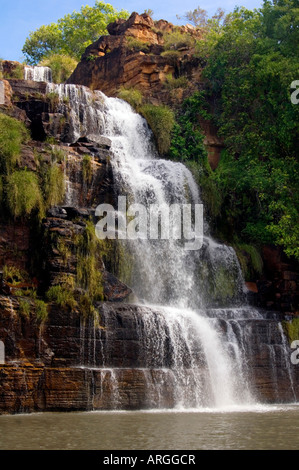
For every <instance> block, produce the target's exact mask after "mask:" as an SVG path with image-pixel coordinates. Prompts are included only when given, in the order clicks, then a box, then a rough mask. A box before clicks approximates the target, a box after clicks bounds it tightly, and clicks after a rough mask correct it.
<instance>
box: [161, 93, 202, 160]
mask: <svg viewBox="0 0 299 470" xmlns="http://www.w3.org/2000/svg"><path fill="white" fill-rule="evenodd" d="M200 116H204V117H206V116H208V115H207V113H206V111H205V109H204V94H203V93H202V92H197V93H195V94H194V95H192V96H191V97H189V98H187V99H186V100H185V101H184V103H183V105H182V107H181V109H180V112H179V115H178V116H177V122H176V124H175V126H174V128H173V133H172V141H171V147H170V150H169V155H170V157H171V158H173V159H174V160H183V161H188V160H193V161H196V162H199V161H201V167H203V166H204V167H206V168H208V167H207V158H206V157H207V153H206V151H205V147H204V144H203V140H204V136H203V134H202V132H201V129H200V125H199V117H200Z"/></svg>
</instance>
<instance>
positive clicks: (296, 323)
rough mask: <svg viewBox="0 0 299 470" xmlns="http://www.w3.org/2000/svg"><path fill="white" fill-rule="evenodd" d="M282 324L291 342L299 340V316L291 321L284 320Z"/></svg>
mask: <svg viewBox="0 0 299 470" xmlns="http://www.w3.org/2000/svg"><path fill="white" fill-rule="evenodd" d="M282 326H283V328H284V331H285V333H286V335H287V337H288V340H289V342H290V344H291V343H292V342H293V341H296V340H299V318H298V317H296V318H293V320H291V321H283V322H282Z"/></svg>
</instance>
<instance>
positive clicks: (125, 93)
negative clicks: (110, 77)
mask: <svg viewBox="0 0 299 470" xmlns="http://www.w3.org/2000/svg"><path fill="white" fill-rule="evenodd" d="M117 96H118V98H120V99H121V100H124V101H127V102H128V103H129V104H130V105H131V106H132V108H134V109H135V110H136V111H138V109H139V108H140V106H141V105H142V101H143V97H142V93H141V91H140V90H137V88H125V87H121V88H120V90H119V92H118V94H117Z"/></svg>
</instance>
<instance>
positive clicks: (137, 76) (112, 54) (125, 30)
mask: <svg viewBox="0 0 299 470" xmlns="http://www.w3.org/2000/svg"><path fill="white" fill-rule="evenodd" d="M174 31H177V32H178V33H180V34H182V35H183V34H185V33H188V35H189V37H190V38H193V41H192V39H191V43H189V44H184V43H182V45H179V47H178V49H179V50H175V51H174V53H173V54H168V55H167V54H166V55H164V54H163V51H164V45H165V34H167V33H168V34H169V33H173V32H174ZM108 32H109V36H102V37H100V38H99V40H98V41H96V42H95V43H93V44H91V45H90V46H89V47H88V48H87V49H86V51H85V53H84V54H83V56H82V59H81V62H80V63H79V64H78V66H77V68H76V70H75V71H74V72H73V74H72V75H71V77H70V78H69V79H68V82H67V83H75V84H81V85H86V86H88V87H89V88H91V89H94V90H95V89H96V90H102V91H103V92H104V93H105V94H107V95H108V96H116V95H117V93H118V91H119V89H120V87H125V88H131V87H134V88H137V89H139V90H140V91H141V92H142V94H143V96H144V97H145V98H146V99H148V100H149V101H150V102H152V103H154V104H161V103H163V102H164V103H169V102H170V101H173V102H176V101H177V100H178V101H179V102H180V101H181V100H182V98H183V96H184V95H186V91H185V90H183V89H180V90H179V91H178V92H176V93H175V96H173V97H172V98H171V96H170V95H171V93H169V91H167V89H166V87H165V84H166V81H167V76H168V75H171V76H175V77H178V76H180V75H184V76H186V77H187V78H188V80H189V82H190V83H189V85H190V86H191V87H193V88H194V84H195V83H196V82H197V81H198V78H199V76H200V68H199V67H198V66H199V61H198V60H196V59H194V58H192V53H193V52H194V43H195V39H198V37H199V36H198V32H197V31H196V30H195V28H193V27H192V26H184V27H174V26H173V25H172V24H171V23H168V22H167V21H163V20H161V21H158V22H154V21H153V20H152V19H151V18H150V17H149V16H148V15H146V14H143V15H138V14H137V13H132V15H131V16H130V18H129V19H128V20H127V21H125V20H118V21H116V22H115V23H112V24H110V25H109V26H108ZM194 89H195V88H194ZM188 92H190V90H188Z"/></svg>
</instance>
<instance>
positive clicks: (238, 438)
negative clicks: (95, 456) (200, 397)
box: [0, 405, 299, 450]
mask: <svg viewBox="0 0 299 470" xmlns="http://www.w3.org/2000/svg"><path fill="white" fill-rule="evenodd" d="M298 423H299V406H298V405H297V406H296V405H290V406H287V405H284V406H274V405H273V406H257V407H254V408H251V409H247V410H246V409H239V410H238V408H234V409H232V410H231V411H229V412H228V411H219V410H218V411H215V410H208V409H207V410H202V411H200V412H198V410H196V411H194V412H192V411H190V412H185V411H182V412H179V411H178V412H176V411H159V412H156V411H144V412H140V411H138V412H90V413H87V412H85V413H40V414H31V415H15V416H0V449H1V450H222V449H231V450H241V449H248V450H275V449H280V450H282V449H289V450H295V449H298V448H299V433H298V428H299V425H298Z"/></svg>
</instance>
